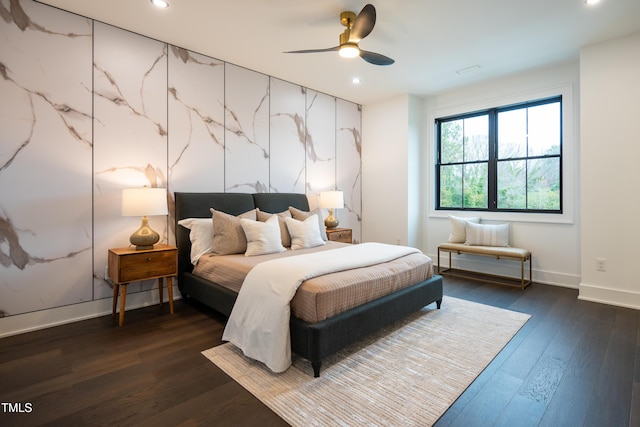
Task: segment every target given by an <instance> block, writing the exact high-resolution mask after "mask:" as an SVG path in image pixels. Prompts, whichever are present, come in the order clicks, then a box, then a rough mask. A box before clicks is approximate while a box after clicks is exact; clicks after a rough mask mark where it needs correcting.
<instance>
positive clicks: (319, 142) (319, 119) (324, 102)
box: [305, 89, 336, 194]
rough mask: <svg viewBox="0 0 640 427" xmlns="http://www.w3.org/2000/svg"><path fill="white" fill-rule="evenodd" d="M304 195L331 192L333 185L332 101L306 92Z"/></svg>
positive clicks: (318, 93) (333, 126) (334, 113)
mask: <svg viewBox="0 0 640 427" xmlns="http://www.w3.org/2000/svg"><path fill="white" fill-rule="evenodd" d="M306 118H307V120H306V121H307V129H306V135H305V140H306V150H307V182H306V187H307V190H306V192H307V193H312V194H318V193H320V192H321V191H325V190H333V189H335V185H336V126H335V125H336V99H335V98H334V97H331V96H329V95H326V94H323V93H320V92H316V91H314V90H310V89H307V100H306Z"/></svg>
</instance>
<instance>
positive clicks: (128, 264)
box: [109, 244, 178, 326]
mask: <svg viewBox="0 0 640 427" xmlns="http://www.w3.org/2000/svg"><path fill="white" fill-rule="evenodd" d="M177 274H178V248H176V247H175V246H169V245H163V244H156V245H155V246H154V247H153V249H146V250H141V251H137V250H136V248H135V247H127V248H115V249H109V278H110V279H111V281H112V282H113V311H112V313H113V315H114V316H115V315H116V305H117V303H118V290H119V291H120V319H119V320H118V326H122V324H123V323H124V308H125V304H126V300H127V285H128V284H129V283H131V282H138V281H141V280H148V279H158V291H159V293H160V305H162V295H163V293H164V290H163V287H164V286H163V284H162V282H163V280H162V279H164V278H165V277H166V278H167V290H168V293H169V311H170V312H171V314H173V280H172V278H173V276H176V275H177Z"/></svg>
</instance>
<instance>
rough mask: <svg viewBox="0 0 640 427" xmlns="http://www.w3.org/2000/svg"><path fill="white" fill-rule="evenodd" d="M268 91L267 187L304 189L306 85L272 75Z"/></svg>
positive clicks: (292, 190) (278, 190)
mask: <svg viewBox="0 0 640 427" xmlns="http://www.w3.org/2000/svg"><path fill="white" fill-rule="evenodd" d="M270 95H271V96H270V103H271V104H270V111H271V122H270V127H269V132H270V137H269V139H270V154H271V156H270V157H271V162H270V165H269V169H270V191H271V192H276V193H304V191H305V178H306V175H305V165H306V156H305V99H306V89H305V88H303V87H301V86H298V85H295V84H293V83H288V82H285V81H282V80H279V79H275V78H271V85H270Z"/></svg>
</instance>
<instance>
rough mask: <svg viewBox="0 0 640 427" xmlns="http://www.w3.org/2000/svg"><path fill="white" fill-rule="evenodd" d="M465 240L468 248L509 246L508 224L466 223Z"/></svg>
mask: <svg viewBox="0 0 640 427" xmlns="http://www.w3.org/2000/svg"><path fill="white" fill-rule="evenodd" d="M466 234H467V240H466V241H465V242H464V244H465V245H470V246H509V224H474V223H472V222H467V225H466Z"/></svg>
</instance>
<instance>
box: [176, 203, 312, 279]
mask: <svg viewBox="0 0 640 427" xmlns="http://www.w3.org/2000/svg"><path fill="white" fill-rule="evenodd" d="M175 202H176V215H175V230H176V246H177V247H178V281H179V280H180V276H182V274H183V273H185V272H191V271H192V270H193V265H191V257H190V252H191V241H190V240H189V230H187V229H186V228H184V227H182V226H181V225H179V224H178V221H180V220H181V219H184V218H211V211H210V209H211V208H214V209H216V210H219V211H222V212H226V213H228V214H231V215H240V214H241V213H244V212H246V211H249V210H251V209H254V208H259V209H260V210H261V211H263V212H269V213H277V212H282V211H285V210H287V209H288V208H289V206H293V207H295V208H297V209H300V210H303V211H308V210H309V201H308V200H307V196H306V195H304V194H300V193H255V194H249V193H184V192H176V193H175Z"/></svg>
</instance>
